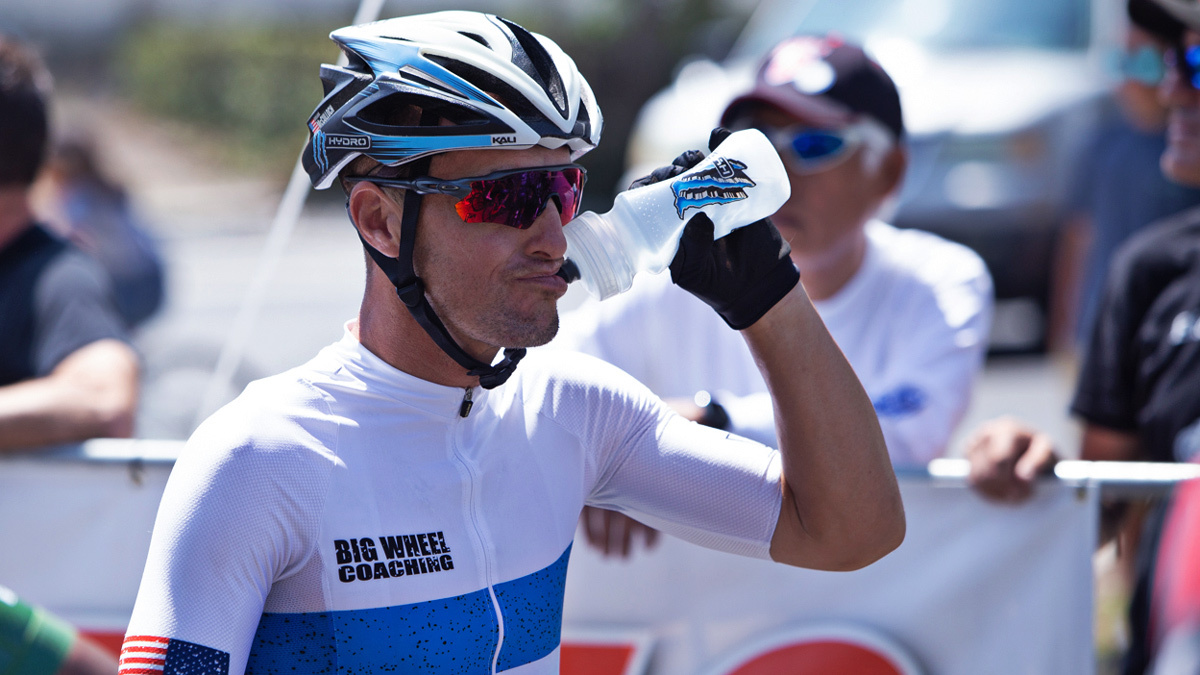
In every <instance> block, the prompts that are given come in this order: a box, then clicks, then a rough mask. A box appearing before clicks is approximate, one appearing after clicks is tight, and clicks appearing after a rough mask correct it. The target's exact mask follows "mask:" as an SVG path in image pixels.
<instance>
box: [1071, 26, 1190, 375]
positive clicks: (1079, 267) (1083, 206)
mask: <svg viewBox="0 0 1200 675" xmlns="http://www.w3.org/2000/svg"><path fill="white" fill-rule="evenodd" d="M1128 11H1132V12H1134V13H1139V14H1140V16H1139V17H1137V18H1138V20H1139V21H1142V22H1150V23H1151V24H1153V23H1154V22H1155V20H1156V16H1155V14H1154V13H1153V10H1150V11H1149V12H1147V11H1146V10H1143V9H1140V6H1134V7H1132V8H1129V9H1128ZM1160 22H1161V20H1160ZM1166 48H1167V41H1166V40H1165V39H1164V38H1162V37H1159V36H1158V35H1157V34H1156V33H1155V32H1153V31H1152V30H1149V29H1145V28H1141V27H1140V26H1139V25H1138V24H1137V23H1135V22H1133V21H1129V22H1127V25H1126V27H1125V35H1124V41H1123V44H1122V45H1121V46H1120V48H1116V49H1114V50H1113V51H1112V52H1111V53H1110V57H1111V58H1110V60H1109V66H1110V69H1111V70H1112V72H1113V74H1114V75H1115V76H1116V77H1117V82H1116V85H1115V86H1114V87H1113V90H1112V93H1111V95H1110V102H1111V104H1112V105H1111V106H1109V107H1106V108H1105V111H1104V113H1105V114H1104V120H1103V122H1102V123H1101V124H1100V125H1099V126H1098V127H1097V128H1096V129H1095V131H1094V132H1092V134H1091V137H1090V140H1089V141H1088V142H1087V144H1086V147H1085V150H1084V152H1083V154H1082V155H1081V156H1080V157H1079V159H1078V161H1077V163H1076V172H1075V176H1074V177H1073V181H1072V188H1071V191H1070V197H1069V206H1068V208H1069V211H1070V213H1069V215H1068V218H1067V220H1066V222H1065V224H1064V228H1063V231H1062V233H1061V235H1060V238H1059V242H1058V246H1057V254H1056V260H1055V264H1054V268H1053V272H1052V288H1051V303H1052V306H1051V308H1050V311H1049V321H1050V326H1049V328H1048V342H1049V344H1050V347H1051V349H1054V350H1056V351H1064V352H1074V351H1075V348H1076V346H1077V345H1081V344H1083V342H1084V340H1085V339H1086V337H1087V331H1088V330H1089V329H1090V328H1091V326H1092V323H1093V322H1094V321H1095V315H1096V308H1097V306H1098V305H1099V302H1100V295H1101V293H1102V292H1103V287H1104V275H1105V272H1106V271H1107V270H1108V265H1109V262H1110V261H1111V259H1112V255H1113V251H1115V250H1116V249H1117V247H1118V246H1120V244H1121V243H1122V242H1124V241H1125V240H1126V239H1127V238H1128V237H1129V236H1130V235H1132V234H1133V233H1134V232H1136V231H1138V230H1140V229H1141V228H1143V227H1145V226H1146V225H1148V224H1150V223H1152V222H1154V221H1156V220H1160V219H1162V218H1165V217H1166V216H1169V215H1172V214H1175V213H1179V212H1180V211H1183V210H1184V209H1186V208H1188V207H1190V206H1195V205H1198V204H1200V189H1196V188H1193V187H1189V186H1186V185H1180V184H1179V183H1175V182H1172V181H1170V180H1168V179H1167V178H1166V177H1165V176H1164V175H1163V174H1162V172H1161V171H1160V170H1159V169H1158V164H1159V160H1160V158H1161V157H1162V153H1163V151H1164V150H1165V149H1166V123H1167V108H1166V106H1165V105H1163V103H1162V102H1161V101H1159V100H1158V93H1157V88H1158V85H1159V83H1160V82H1161V80H1162V77H1163V73H1164V67H1163V51H1164V50H1165V49H1166Z"/></svg>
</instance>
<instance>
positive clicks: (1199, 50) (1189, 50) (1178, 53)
mask: <svg viewBox="0 0 1200 675" xmlns="http://www.w3.org/2000/svg"><path fill="white" fill-rule="evenodd" d="M1163 60H1164V61H1165V62H1166V65H1167V67H1168V68H1173V69H1175V71H1176V72H1178V73H1179V76H1180V77H1181V78H1183V80H1184V81H1185V82H1187V83H1188V85H1190V86H1191V87H1192V89H1200V72H1198V71H1200V45H1192V46H1186V45H1183V44H1177V45H1175V46H1174V47H1173V48H1172V49H1169V50H1167V52H1166V53H1165V54H1164V55H1163Z"/></svg>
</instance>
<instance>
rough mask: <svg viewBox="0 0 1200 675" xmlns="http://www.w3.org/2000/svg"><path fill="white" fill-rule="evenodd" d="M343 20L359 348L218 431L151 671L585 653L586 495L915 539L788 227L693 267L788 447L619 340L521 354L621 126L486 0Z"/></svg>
mask: <svg viewBox="0 0 1200 675" xmlns="http://www.w3.org/2000/svg"><path fill="white" fill-rule="evenodd" d="M332 37H333V39H334V40H335V41H337V42H338V43H339V45H341V47H342V49H343V50H344V51H345V52H346V56H347V58H348V63H347V65H346V66H344V67H339V66H331V65H325V66H323V67H322V70H321V73H322V80H323V82H324V85H325V98H324V100H322V101H321V103H320V104H319V105H318V106H317V108H316V110H315V111H314V112H313V114H312V116H311V117H310V118H309V128H310V130H311V132H312V133H311V139H310V142H309V145H308V147H307V148H306V150H305V154H304V159H305V167H306V168H307V169H308V171H309V174H310V176H311V178H312V181H313V184H314V185H315V186H316V187H318V188H325V187H328V186H330V185H332V184H334V183H338V184H340V185H341V186H342V187H343V188H344V189H345V190H346V191H347V208H348V213H349V216H350V220H351V221H352V222H353V224H354V226H355V228H356V230H357V233H358V235H359V236H360V238H361V239H362V241H363V244H364V248H365V249H366V251H367V254H368V255H369V256H370V259H371V261H372V262H369V263H368V265H367V267H368V273H367V281H366V289H365V291H364V298H363V303H362V305H361V308H360V311H359V314H358V317H357V318H356V319H354V320H352V321H350V322H348V323H347V325H346V332H345V335H344V337H343V338H342V340H341V341H340V342H338V343H336V344H334V345H332V346H330V347H327V348H325V349H324V350H322V352H321V353H320V354H318V355H317V356H316V358H315V359H313V360H312V361H310V362H309V363H307V364H305V365H303V366H300V367H299V368H296V369H294V370H291V371H289V372H286V373H283V374H281V375H277V376H274V377H270V378H267V379H265V380H262V381H259V382H256V383H253V384H251V385H250V386H249V387H247V389H246V391H245V392H244V393H243V394H242V395H241V396H240V397H239V398H238V399H237V400H235V401H234V402H233V403H231V404H230V405H228V406H226V407H225V408H223V409H222V410H220V411H218V412H217V413H216V414H215V415H213V416H212V417H211V418H210V419H209V420H207V421H206V422H205V423H204V424H203V425H201V427H200V428H199V429H198V430H197V431H196V433H195V434H194V435H193V437H192V438H191V440H190V441H189V443H188V446H187V448H186V449H185V450H184V451H183V453H182V455H181V457H180V458H179V461H178V463H177V464H176V467H175V470H174V472H173V474H172V476H171V479H170V481H169V484H168V486H167V489H166V492H165V494H164V497H163V501H162V505H161V507H160V511H159V514H158V519H157V522H156V524H155V529H154V535H153V539H152V542H151V547H150V554H149V558H148V560H147V563H146V570H145V573H144V575H143V578H142V585H141V588H140V591H139V594H138V599H137V603H136V606H135V609H134V613H133V617H132V620H131V623H130V626H129V630H128V633H127V636H126V640H125V646H124V649H123V655H122V659H123V666H124V667H127V668H129V669H131V670H132V669H135V668H138V667H144V666H147V665H149V666H151V667H154V668H156V669H157V668H159V667H161V669H162V672H163V673H164V674H165V675H170V674H172V673H183V672H187V673H226V672H234V673H241V672H243V671H246V672H256V673H257V672H333V671H337V672H384V671H393V670H399V671H405V672H407V671H421V672H455V673H465V672H500V671H506V670H510V669H515V668H520V669H521V672H523V673H553V672H557V669H558V646H559V636H560V632H561V612H562V601H563V588H564V580H565V573H566V564H567V560H568V557H569V554H570V549H571V541H572V537H573V535H574V532H575V524H576V521H577V518H578V517H579V513H580V510H581V509H582V508H583V506H584V504H595V505H603V506H606V507H609V508H615V509H620V510H622V511H624V512H627V513H631V514H638V516H639V517H642V518H645V519H647V520H648V521H649V522H652V523H654V524H656V526H658V527H660V528H662V529H664V530H666V531H669V532H672V533H674V534H676V535H678V536H681V537H684V538H686V539H689V540H691V541H694V542H698V543H701V544H703V545H707V546H710V547H714V548H718V549H722V550H726V551H731V552H736V553H740V554H744V555H749V556H757V557H761V558H771V559H774V560H776V561H780V562H785V563H789V564H793V565H802V566H808V567H815V568H822V569H852V568H857V567H861V566H863V565H866V564H869V563H871V562H872V561H874V560H876V559H878V558H879V557H881V556H882V555H885V554H886V553H887V552H889V551H891V550H892V549H893V548H895V547H896V546H897V545H898V544H899V542H900V541H901V539H902V537H903V528H904V515H903V508H902V505H901V503H900V497H899V492H898V490H897V486H896V481H895V477H894V475H893V473H892V471H891V467H890V464H889V462H888V457H887V450H886V448H885V447H884V443H883V440H882V436H881V434H880V432H879V426H878V424H877V423H876V420H875V416H874V413H873V411H872V408H871V403H870V400H869V399H868V398H867V397H866V396H865V395H864V394H863V392H862V388H861V386H860V385H859V384H858V382H857V380H856V379H855V378H854V375H853V372H852V371H851V370H850V368H849V366H848V365H847V364H846V362H845V360H844V359H843V358H842V357H841V355H840V353H839V352H838V349H837V347H836V346H835V345H834V344H833V342H832V340H831V339H830V338H829V335H828V334H827V333H826V332H825V331H824V328H823V327H822V325H821V322H820V319H819V318H818V317H817V315H816V314H815V312H814V311H813V309H812V306H811V304H810V303H809V302H808V300H807V298H806V296H805V295H804V293H803V289H802V288H801V287H800V286H799V285H798V284H797V280H798V276H799V275H798V273H797V271H796V268H795V266H794V265H793V264H792V263H791V262H790V259H789V258H788V249H787V246H786V245H785V244H784V243H783V242H782V240H781V239H780V237H779V236H778V233H777V232H776V231H775V229H774V227H773V226H772V225H771V224H770V223H769V221H761V222H759V223H755V224H752V225H749V226H747V227H745V228H742V229H741V230H739V231H738V233H737V234H736V235H731V236H730V237H728V238H726V239H723V240H721V241H719V242H717V243H716V244H714V243H713V241H712V224H711V222H710V221H708V220H707V218H698V217H697V218H693V219H692V220H691V221H690V222H689V225H688V227H687V229H686V230H685V235H684V237H683V239H682V241H681V246H680V253H679V255H678V256H676V258H675V260H674V261H673V262H672V267H671V270H672V275H673V277H674V278H675V279H676V280H677V282H678V283H680V284H681V285H682V286H684V287H685V288H688V289H690V290H692V291H693V292H694V293H697V294H698V295H700V296H701V297H702V298H704V299H705V300H706V301H708V302H709V303H710V304H712V305H713V306H715V307H716V308H717V309H718V311H719V312H720V313H721V315H722V316H723V317H724V318H725V319H726V321H727V322H728V323H729V324H730V325H731V326H733V327H734V328H736V329H739V330H742V332H743V334H744V335H745V336H746V339H747V341H748V342H749V344H750V345H751V348H752V349H753V350H754V351H755V352H756V353H757V354H758V355H759V357H760V359H761V362H762V363H763V364H764V366H763V367H764V370H765V374H766V378H767V381H768V382H769V383H770V384H771V385H772V389H773V390H774V391H775V392H776V403H777V405H778V407H779V409H780V411H781V412H780V415H779V428H780V438H781V439H782V440H783V442H782V449H781V450H778V451H777V450H774V449H770V448H767V447H765V446H761V445H758V444H756V443H753V442H750V441H746V440H743V439H740V438H737V437H734V436H730V435H728V434H726V433H723V432H720V431H717V430H715V429H711V428H707V427H703V426H701V425H697V424H694V423H691V422H688V421H686V420H684V419H682V418H681V417H678V416H677V415H675V414H674V413H672V412H671V411H670V410H669V409H667V408H666V407H664V405H663V404H662V403H661V402H660V400H659V399H657V398H656V397H655V396H653V395H652V394H651V393H650V392H649V391H648V390H647V389H646V388H645V387H643V386H641V385H640V384H639V383H637V382H636V381H635V380H633V379H632V378H631V377H629V376H628V375H626V374H624V373H622V372H621V371H619V370H617V369H616V368H613V367H611V366H608V365H606V364H604V363H602V362H600V361H598V360H595V359H590V358H588V357H585V356H582V355H577V354H558V355H556V354H552V353H548V354H536V355H530V356H529V357H528V358H524V360H522V359H523V357H524V348H525V347H530V346H535V345H539V344H544V343H545V342H547V341H549V340H550V339H551V338H552V337H553V335H554V333H555V331H556V329H557V320H558V317H557V310H556V303H557V301H558V299H559V298H560V297H561V296H562V295H563V294H564V293H565V292H566V288H567V282H566V281H565V280H564V278H563V276H560V275H559V272H560V270H561V267H562V265H563V262H564V254H565V249H566V244H565V239H564V238H563V232H562V229H563V224H564V223H565V222H567V221H568V220H570V219H571V218H572V217H573V216H574V213H575V210H576V208H577V207H578V204H579V197H580V190H581V189H582V187H583V180H584V172H583V169H582V168H580V167H579V166H577V165H575V164H573V163H572V162H573V161H574V160H575V159H577V158H578V157H579V156H580V155H582V154H583V153H584V152H586V151H587V150H589V149H591V148H592V147H594V146H595V145H596V143H597V142H598V141H599V138H600V128H601V114H600V110H599V108H598V107H597V105H596V103H595V101H594V99H593V97H592V93H591V90H590V88H589V87H588V85H587V83H586V81H585V80H584V79H583V77H582V76H581V75H580V74H579V72H578V71H577V69H576V67H575V65H574V63H573V62H572V61H571V60H570V58H569V57H568V56H567V55H566V54H564V53H563V52H562V51H561V49H559V48H558V47H557V46H556V45H555V44H554V43H553V42H551V41H550V40H549V39H547V38H545V37H543V36H540V35H536V34H533V33H530V32H528V31H527V30H525V29H524V28H521V27H520V26H518V25H516V24H514V23H512V22H510V21H507V20H505V19H502V18H499V17H496V16H492V15H487V14H480V13H475V12H457V11H454V12H439V13H434V14H427V15H418V16H410V17H403V18H397V19H390V20H386V21H381V22H376V23H372V24H366V25H362V26H352V27H348V28H344V29H340V30H338V31H335V32H334V33H333V34H332ZM501 349H503V350H504V351H503V353H501ZM497 356H499V358H498V359H497V358H496V357H497ZM518 365H519V367H518ZM156 672H157V670H156Z"/></svg>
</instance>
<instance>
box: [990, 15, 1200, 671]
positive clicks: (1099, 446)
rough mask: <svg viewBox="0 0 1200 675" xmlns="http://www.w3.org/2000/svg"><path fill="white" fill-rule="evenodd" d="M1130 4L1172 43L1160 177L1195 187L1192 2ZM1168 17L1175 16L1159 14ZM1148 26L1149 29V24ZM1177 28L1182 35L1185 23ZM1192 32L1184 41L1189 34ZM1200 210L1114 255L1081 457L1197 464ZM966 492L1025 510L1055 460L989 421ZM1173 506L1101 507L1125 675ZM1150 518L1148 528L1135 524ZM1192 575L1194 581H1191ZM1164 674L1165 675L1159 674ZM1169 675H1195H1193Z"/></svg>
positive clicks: (1099, 320) (1146, 634)
mask: <svg viewBox="0 0 1200 675" xmlns="http://www.w3.org/2000/svg"><path fill="white" fill-rule="evenodd" d="M1160 5H1161V6H1162V7H1161V8H1160V6H1159V5H1156V4H1154V3H1153V2H1151V0H1130V3H1129V8H1130V15H1131V17H1132V18H1133V19H1134V21H1135V22H1137V23H1138V24H1139V25H1141V26H1142V27H1143V28H1145V29H1147V30H1150V31H1152V32H1154V33H1155V34H1157V35H1159V36H1161V37H1162V38H1163V39H1165V40H1167V41H1168V43H1170V44H1172V45H1173V47H1172V48H1171V49H1169V50H1168V51H1167V56H1168V59H1167V60H1168V65H1167V68H1166V72H1165V75H1164V78H1163V82H1162V84H1161V86H1160V88H1159V96H1160V98H1161V100H1162V101H1163V103H1164V104H1165V105H1166V106H1167V109H1168V117H1167V146H1166V150H1165V151H1164V153H1163V155H1162V158H1161V163H1160V166H1161V170H1162V172H1163V173H1164V174H1165V175H1166V176H1167V178H1169V179H1170V180H1172V181H1175V182H1177V183H1180V184H1183V185H1189V186H1193V187H1200V90H1198V89H1197V87H1200V78H1197V77H1196V66H1197V65H1200V56H1198V55H1200V50H1197V49H1195V48H1194V46H1195V45H1200V11H1197V9H1196V7H1195V5H1194V4H1192V3H1191V2H1182V1H1180V2H1174V1H1172V0H1161V1H1160ZM1162 8H1166V9H1167V10H1168V11H1169V12H1170V14H1168V13H1165V12H1163V11H1162ZM1147 17H1152V18H1147ZM1181 20H1182V23H1181ZM1185 28H1186V30H1185ZM1198 318H1200V209H1197V208H1192V209H1189V210H1185V211H1184V212H1182V213H1179V214H1177V215H1175V216H1172V217H1169V218H1167V219H1165V220H1162V221H1159V222H1157V223H1154V224H1152V225H1150V226H1149V227H1147V228H1145V229H1144V230H1142V231H1140V232H1138V233H1137V234H1135V235H1133V236H1132V237H1131V238H1130V239H1129V240H1128V241H1127V242H1126V243H1125V244H1123V245H1122V246H1121V247H1120V248H1119V249H1118V250H1117V252H1116V253H1115V255H1114V257H1113V261H1112V264H1111V266H1110V267H1109V270H1108V276H1107V279H1106V285H1105V292H1104V296H1103V299H1102V300H1101V303H1100V306H1099V309H1098V313H1097V317H1096V321H1095V324H1094V326H1093V328H1092V331H1091V333H1090V339H1089V342H1088V344H1087V348H1086V350H1085V357H1084V360H1083V363H1082V366H1081V370H1080V375H1079V380H1078V382H1077V384H1076V389H1075V395H1074V398H1073V400H1072V402H1071V412H1072V413H1073V414H1074V415H1075V416H1076V417H1078V418H1079V419H1080V420H1081V421H1082V423H1083V428H1082V435H1081V443H1080V449H1079V456H1080V457H1082V458H1083V459H1085V460H1100V461H1157V462H1186V461H1195V460H1196V459H1198V458H1200V455H1198V451H1200V326H1198V324H1197V321H1198ZM968 458H969V459H970V461H971V482H972V484H973V485H974V486H975V487H976V488H977V489H978V490H979V491H980V492H981V493H982V494H983V495H985V496H987V497H990V498H993V499H997V500H1002V501H1008V502H1020V501H1022V500H1024V499H1027V498H1028V497H1029V496H1030V494H1031V493H1032V489H1033V484H1034V480H1035V479H1036V478H1037V476H1039V475H1041V474H1043V473H1045V472H1046V471H1048V470H1049V469H1050V468H1051V467H1053V465H1054V464H1055V463H1056V462H1057V460H1058V455H1057V452H1056V449H1055V448H1054V445H1053V443H1052V442H1051V441H1050V439H1049V438H1048V437H1047V436H1046V435H1045V434H1044V433H1041V432H1040V431H1038V430H1036V429H1033V428H1031V427H1029V426H1028V425H1026V424H1024V423H1023V422H1021V421H1019V420H1015V419H1002V420H993V421H990V422H987V423H985V424H984V425H982V426H981V428H980V429H979V430H978V431H977V433H976V435H975V436H974V437H973V439H972V441H971V442H970V444H969V448H968ZM1168 505H1169V501H1168V500H1159V501H1157V502H1154V503H1152V504H1151V505H1150V506H1149V507H1148V508H1141V509H1129V511H1130V512H1131V513H1132V514H1133V515H1134V516H1137V517H1135V518H1132V519H1129V520H1125V521H1124V522H1122V521H1121V519H1120V517H1121V516H1122V515H1123V509H1122V508H1121V506H1122V505H1106V508H1105V511H1104V513H1103V515H1105V516H1106V518H1105V521H1106V522H1105V523H1104V525H1105V527H1104V531H1105V532H1106V533H1116V532H1120V533H1122V535H1123V536H1124V535H1129V534H1131V535H1132V536H1129V537H1128V539H1129V541H1130V543H1128V544H1127V546H1129V547H1131V548H1133V549H1134V550H1133V564H1134V567H1135V571H1136V572H1135V574H1136V585H1135V587H1134V591H1133V595H1132V597H1131V600H1130V607H1129V612H1128V621H1129V626H1130V645H1129V648H1128V650H1127V653H1126V654H1125V658H1124V664H1123V672H1124V673H1127V674H1130V673H1143V672H1147V668H1148V667H1149V664H1150V663H1151V661H1152V659H1153V657H1154V650H1155V647H1156V645H1158V644H1161V643H1162V641H1163V640H1164V639H1165V638H1164V637H1163V636H1164V633H1163V632H1162V629H1163V626H1161V624H1160V625H1156V622H1155V619H1154V617H1153V615H1152V612H1151V605H1152V598H1154V597H1156V596H1159V595H1160V593H1162V592H1163V590H1162V589H1156V585H1157V581H1156V578H1155V574H1154V570H1155V568H1156V567H1158V566H1159V562H1158V560H1157V552H1158V546H1159V542H1160V532H1161V529H1162V524H1163V521H1164V518H1165V514H1166V513H1167V509H1168ZM1142 513H1145V516H1144V518H1142V517H1140V516H1141V515H1142ZM1191 573H1192V574H1196V571H1195V570H1192V571H1191ZM1198 665H1200V664H1198ZM1159 672H1168V671H1159ZM1169 672H1200V671H1198V670H1197V669H1196V668H1195V667H1193V669H1190V670H1171V671H1169Z"/></svg>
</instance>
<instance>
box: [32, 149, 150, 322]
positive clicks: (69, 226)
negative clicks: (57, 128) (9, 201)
mask: <svg viewBox="0 0 1200 675" xmlns="http://www.w3.org/2000/svg"><path fill="white" fill-rule="evenodd" d="M37 187H39V188H40V189H36V188H35V192H36V193H37V196H39V197H41V199H38V200H36V201H38V202H40V203H38V204H37V206H39V207H41V210H44V211H45V212H46V213H45V216H46V220H47V224H48V225H49V226H50V227H52V228H54V229H55V230H56V231H57V232H58V233H59V234H61V235H62V236H63V237H65V238H66V239H68V240H69V241H70V242H71V243H73V244H75V245H76V246H77V247H79V248H80V249H81V250H83V251H84V252H85V253H87V254H88V255H90V256H92V257H93V258H95V259H96V260H97V261H98V262H99V263H100V264H101V265H102V266H103V267H104V269H105V271H106V272H107V273H108V276H109V277H110V278H111V279H112V282H113V291H114V293H113V296H114V300H115V302H116V306H117V309H118V310H119V311H120V312H121V317H122V318H123V319H124V320H125V325H126V326H127V327H129V328H134V327H136V326H138V325H140V324H142V323H143V322H144V321H146V320H147V319H149V318H150V317H151V316H153V315H154V313H155V312H157V311H158V309H159V307H160V306H161V305H162V301H163V262H162V256H161V254H160V252H159V250H158V244H157V242H155V241H154V238H153V237H152V236H151V235H150V233H149V232H147V231H146V228H145V227H144V226H143V224H142V223H141V222H140V221H139V219H138V216H137V214H136V213H135V212H134V209H133V206H132V205H131V204H130V201H129V195H128V194H127V193H126V191H125V189H124V188H122V187H121V186H120V185H119V184H117V183H116V182H115V181H114V180H113V179H112V178H111V177H110V176H108V175H106V173H105V172H104V171H102V170H101V167H100V162H99V158H98V157H97V152H96V147H95V143H94V142H93V141H92V140H91V139H90V138H88V137H86V136H84V135H82V134H73V135H70V136H67V137H65V138H62V139H60V140H58V141H57V142H55V143H53V144H52V145H51V148H50V156H49V158H48V161H47V163H46V167H45V170H44V172H43V176H42V180H41V181H40V182H39V185H38V186H37Z"/></svg>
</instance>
